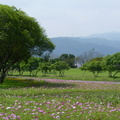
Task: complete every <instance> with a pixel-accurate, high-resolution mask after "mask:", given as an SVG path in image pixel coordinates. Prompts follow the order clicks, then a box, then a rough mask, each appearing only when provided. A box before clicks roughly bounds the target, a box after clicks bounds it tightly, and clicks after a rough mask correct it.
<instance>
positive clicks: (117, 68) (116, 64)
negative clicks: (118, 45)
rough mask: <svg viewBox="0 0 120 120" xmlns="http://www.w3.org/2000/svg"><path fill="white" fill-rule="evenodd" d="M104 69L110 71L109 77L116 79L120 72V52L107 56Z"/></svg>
mask: <svg viewBox="0 0 120 120" xmlns="http://www.w3.org/2000/svg"><path fill="white" fill-rule="evenodd" d="M102 68H103V70H106V71H108V75H109V77H115V76H116V74H117V73H118V72H120V52H117V53H115V54H113V55H108V56H106V57H105V58H104V59H103V62H102Z"/></svg>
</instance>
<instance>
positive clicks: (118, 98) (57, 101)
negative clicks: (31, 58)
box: [0, 73, 120, 120]
mask: <svg viewBox="0 0 120 120" xmlns="http://www.w3.org/2000/svg"><path fill="white" fill-rule="evenodd" d="M68 74H70V73H66V75H68ZM74 74H75V73H74ZM44 78H45V77H44ZM0 91H1V92H0V119H1V120H12V119H16V120H17V119H21V120H53V119H60V120H119V119H120V84H114V83H109V82H105V83H98V82H84V81H83V82H71V81H68V82H67V81H64V80H63V81H62V80H56V81H55V80H54V79H53V81H52V80H48V81H47V79H46V80H40V79H38V78H34V80H33V78H32V77H31V78H29V79H21V78H10V77H9V78H6V79H5V82H4V83H3V84H2V85H0Z"/></svg>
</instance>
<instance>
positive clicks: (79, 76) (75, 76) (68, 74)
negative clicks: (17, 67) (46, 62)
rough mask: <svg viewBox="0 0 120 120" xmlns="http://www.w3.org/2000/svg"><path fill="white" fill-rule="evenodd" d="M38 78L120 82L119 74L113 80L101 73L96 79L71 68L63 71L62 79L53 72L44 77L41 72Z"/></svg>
mask: <svg viewBox="0 0 120 120" xmlns="http://www.w3.org/2000/svg"><path fill="white" fill-rule="evenodd" d="M14 75H16V76H19V73H18V72H14ZM23 76H29V72H24V74H23ZM36 77H38V78H49V79H63V80H83V81H86V80H87V81H111V82H120V73H118V74H117V76H116V77H115V78H110V77H108V72H104V71H103V72H101V73H99V74H98V77H94V76H93V74H92V73H91V72H89V71H86V72H85V73H84V71H81V70H80V69H79V68H73V69H69V70H67V71H65V75H64V77H59V75H58V72H57V73H56V75H54V73H53V72H49V73H48V74H46V75H44V73H42V72H41V71H39V72H38V74H37V76H36Z"/></svg>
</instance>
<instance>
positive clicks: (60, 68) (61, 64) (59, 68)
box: [51, 61, 69, 76]
mask: <svg viewBox="0 0 120 120" xmlns="http://www.w3.org/2000/svg"><path fill="white" fill-rule="evenodd" d="M51 67H52V69H53V70H56V71H59V76H64V73H65V70H69V65H68V64H67V63H66V62H64V61H58V62H56V63H54V64H52V66H51Z"/></svg>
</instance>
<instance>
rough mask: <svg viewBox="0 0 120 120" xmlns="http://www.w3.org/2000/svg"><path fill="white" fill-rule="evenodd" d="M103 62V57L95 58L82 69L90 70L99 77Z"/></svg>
mask: <svg viewBox="0 0 120 120" xmlns="http://www.w3.org/2000/svg"><path fill="white" fill-rule="evenodd" d="M101 62H102V57H97V58H93V59H91V60H90V61H89V62H87V63H85V64H84V65H83V66H82V67H81V68H80V69H81V70H85V71H86V70H88V71H90V72H92V73H93V75H94V76H95V77H97V75H98V74H99V73H100V72H101V71H102V67H101Z"/></svg>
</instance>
